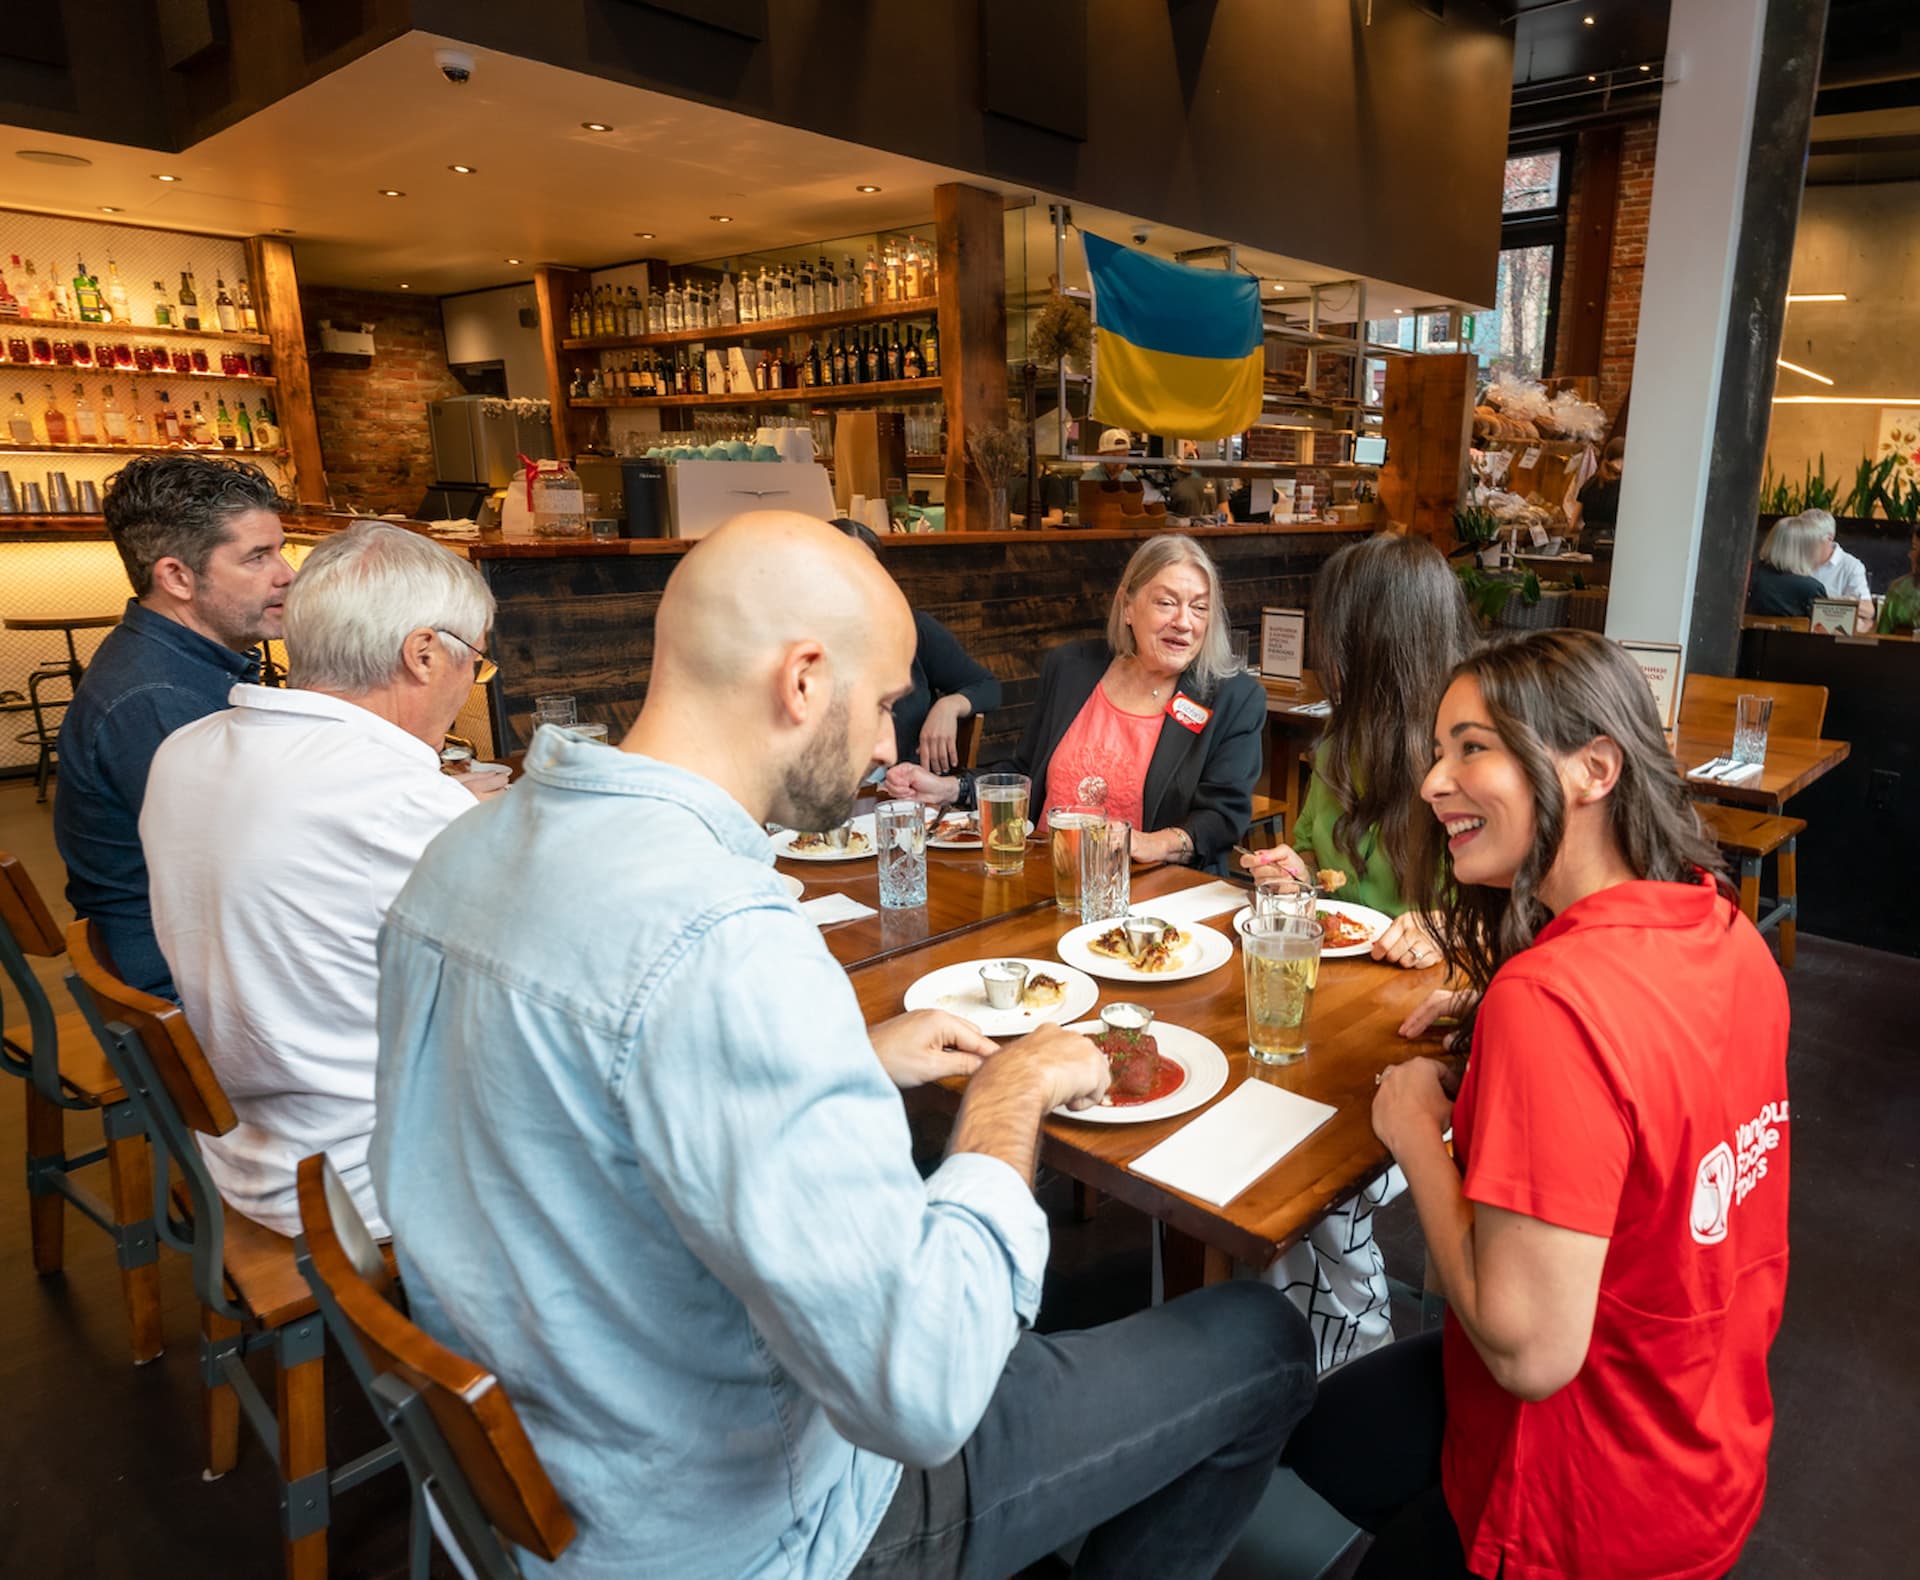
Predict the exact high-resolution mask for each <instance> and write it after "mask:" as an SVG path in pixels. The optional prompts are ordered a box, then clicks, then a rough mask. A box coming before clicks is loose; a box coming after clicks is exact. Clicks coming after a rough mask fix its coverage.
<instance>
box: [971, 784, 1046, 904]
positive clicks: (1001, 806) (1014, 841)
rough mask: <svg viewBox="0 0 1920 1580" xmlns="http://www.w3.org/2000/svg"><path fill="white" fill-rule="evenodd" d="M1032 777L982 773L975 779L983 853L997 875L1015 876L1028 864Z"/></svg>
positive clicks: (988, 865)
mask: <svg viewBox="0 0 1920 1580" xmlns="http://www.w3.org/2000/svg"><path fill="white" fill-rule="evenodd" d="M1031 789H1032V781H1031V780H1029V779H1028V778H1027V776H1026V775H1025V774H981V775H980V776H979V777H978V778H977V779H975V780H974V781H973V790H974V797H975V799H976V800H977V801H978V803H979V806H980V853H981V854H982V855H983V856H985V857H986V862H987V871H988V872H989V873H991V874H992V875H993V876H994V877H996V878H1008V877H1012V876H1013V875H1014V874H1015V873H1017V872H1020V871H1022V870H1023V869H1024V868H1025V867H1026V864H1027V795H1028V792H1029V791H1030V790H1031Z"/></svg>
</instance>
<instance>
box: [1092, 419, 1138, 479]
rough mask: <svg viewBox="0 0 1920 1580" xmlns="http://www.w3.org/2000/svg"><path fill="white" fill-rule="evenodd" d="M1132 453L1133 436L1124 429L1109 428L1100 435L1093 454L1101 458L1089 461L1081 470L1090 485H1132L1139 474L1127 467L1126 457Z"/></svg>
mask: <svg viewBox="0 0 1920 1580" xmlns="http://www.w3.org/2000/svg"><path fill="white" fill-rule="evenodd" d="M1132 451H1133V435H1132V434H1131V433H1129V432H1128V431H1127V430H1126V429H1125V428H1109V429H1107V430H1106V431H1105V432H1104V433H1102V434H1101V435H1100V444H1099V446H1098V448H1097V449H1096V451H1095V454H1097V455H1099V456H1101V457H1102V459H1101V460H1098V461H1089V462H1088V463H1087V464H1086V466H1085V467H1084V468H1083V472H1084V475H1085V476H1086V479H1087V481H1088V482H1090V483H1132V482H1137V481H1138V480H1139V476H1140V474H1139V473H1138V472H1136V471H1134V470H1133V468H1132V467H1130V466H1128V465H1127V457H1128V456H1129V455H1130V454H1131V453H1132Z"/></svg>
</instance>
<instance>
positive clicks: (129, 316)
mask: <svg viewBox="0 0 1920 1580" xmlns="http://www.w3.org/2000/svg"><path fill="white" fill-rule="evenodd" d="M107 318H108V320H109V321H110V322H112V323H116V324H130V323H132V322H133V309H132V307H131V306H129V305H128V302H127V286H126V282H125V281H124V280H122V279H121V278H120V265H119V264H117V263H115V262H114V261H113V259H111V258H109V259H107Z"/></svg>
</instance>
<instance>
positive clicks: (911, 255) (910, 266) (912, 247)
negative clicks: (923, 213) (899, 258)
mask: <svg viewBox="0 0 1920 1580" xmlns="http://www.w3.org/2000/svg"><path fill="white" fill-rule="evenodd" d="M900 294H901V295H902V296H904V297H905V298H906V299H907V300H908V301H910V302H911V301H912V300H914V299H915V298H916V297H917V296H919V294H920V243H919V242H917V241H915V240H914V239H913V237H911V236H909V237H908V238H907V256H906V260H905V262H904V263H903V264H902V266H901V281H900Z"/></svg>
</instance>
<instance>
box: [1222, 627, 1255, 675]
mask: <svg viewBox="0 0 1920 1580" xmlns="http://www.w3.org/2000/svg"><path fill="white" fill-rule="evenodd" d="M1227 647H1228V650H1229V651H1230V652H1231V653H1232V654H1233V668H1234V672H1235V673H1236V674H1242V675H1246V674H1251V673H1252V672H1253V633H1252V632H1251V631H1231V632H1229V633H1228V634H1227Z"/></svg>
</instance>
